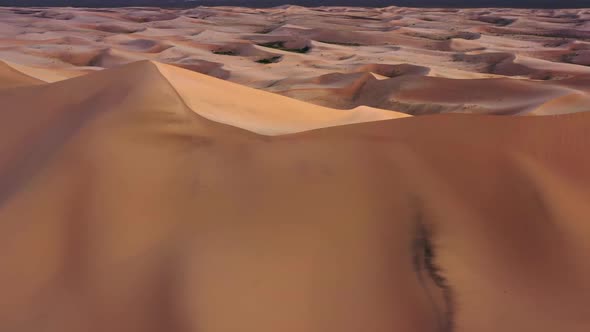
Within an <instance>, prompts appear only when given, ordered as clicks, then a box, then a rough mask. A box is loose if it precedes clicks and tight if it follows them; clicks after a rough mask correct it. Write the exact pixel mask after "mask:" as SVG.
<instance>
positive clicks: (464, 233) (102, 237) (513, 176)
mask: <svg viewBox="0 0 590 332" xmlns="http://www.w3.org/2000/svg"><path fill="white" fill-rule="evenodd" d="M0 74H1V75H0V77H1V78H2V80H3V81H4V80H5V81H7V82H9V81H10V82H17V83H19V82H21V81H22V80H24V79H23V77H28V76H23V75H24V74H19V72H18V71H16V70H15V69H14V68H13V67H10V66H7V65H3V67H2V71H0ZM361 74H363V73H361ZM5 77H6V79H4V78H5ZM402 77H404V76H402ZM413 77H414V78H416V79H418V78H424V77H425V76H420V75H417V76H416V75H414V76H413ZM30 79H31V80H34V79H33V78H30ZM392 79H396V78H395V77H394V78H387V79H386V80H377V79H375V80H374V81H372V82H376V83H378V82H383V81H385V82H387V81H389V80H392ZM432 79H434V78H432ZM440 79H444V78H440ZM19 80H20V81H19ZM502 80H507V81H510V82H512V81H511V80H510V79H502ZM326 81H327V82H330V80H326ZM466 81H469V80H466ZM27 82H28V81H27ZM27 82H25V83H26V84H25V83H23V84H20V83H19V84H15V83H11V84H13V87H11V88H3V89H0V105H1V107H2V111H1V112H0V131H1V132H2V139H1V140H0V151H1V152H2V153H1V154H0V220H2V223H0V249H1V250H2V252H4V253H5V254H4V255H0V266H3V267H8V268H4V269H2V271H1V272H0V292H1V293H2V296H1V297H0V330H2V331H13V332H26V331H62V332H77V331H88V332H94V331H97V332H98V331H113V332H119V331H121V332H123V331H125V332H135V331H137V332H140V331H141V332H150V331H154V332H156V331H157V332H161V331H206V332H225V331H257V332H275V331H286V332H291V331H292V332H301V331H305V332H323V331H343V332H361V331H374V332H380V331H383V332H386V331H415V332H433V331H437V332H438V331H450V330H449V329H450V328H451V327H452V330H453V331H458V332H463V331H465V332H468V331H479V332H496V331H507V332H521V331H536V332H553V331H561V330H565V331H571V332H586V331H588V329H589V328H590V320H589V319H588V317H590V315H589V314H590V312H588V310H589V309H588V306H587V305H586V304H587V303H588V299H589V298H590V287H589V286H588V282H587V281H588V279H589V278H590V264H588V262H590V260H589V259H588V258H589V257H588V253H589V252H590V246H589V243H590V242H589V241H588V238H589V237H590V225H589V224H588V223H586V222H585V220H586V219H587V218H586V217H587V216H588V214H589V213H590V211H588V204H586V202H587V200H588V198H589V197H590V190H589V188H590V174H589V173H588V170H589V169H590V156H589V155H588V154H587V153H585V148H586V142H587V136H588V130H587V127H588V125H589V124H590V114H589V113H578V114H568V115H560V116H541V117H499V116H481V115H460V114H448V115H434V116H424V117H405V118H403V119H395V120H386V121H376V122H367V123H357V124H353V123H355V122H364V121H370V120H378V119H386V118H392V117H396V116H397V115H398V114H396V113H394V112H390V111H385V110H381V109H373V108H370V107H366V106H362V107H359V108H357V109H356V110H354V111H347V110H336V109H330V108H326V107H320V106H314V105H311V104H307V103H305V102H301V101H297V100H291V99H289V98H287V97H283V96H279V95H276V94H272V93H268V92H264V91H260V90H255V89H252V88H248V87H244V86H241V85H237V84H234V83H231V82H226V81H223V80H220V79H216V78H212V77H209V76H206V75H203V74H199V73H194V72H192V71H189V70H186V69H182V68H179V67H175V66H171V65H165V64H161V63H157V62H151V61H140V62H135V63H131V64H127V65H123V66H118V67H116V68H111V69H105V70H100V71H96V72H92V73H89V74H86V75H81V76H78V77H73V78H69V79H64V80H61V81H57V82H53V83H43V82H38V81H35V82H34V84H28V83H27ZM515 82H520V81H515ZM332 83H333V82H331V84H332ZM447 83H448V82H447ZM500 83H501V82H500ZM420 84H425V83H420ZM519 84H520V83H519ZM522 84H524V85H526V87H525V88H522V89H524V90H523V91H521V92H520V93H525V94H526V93H527V91H528V90H527V88H528V84H529V83H526V82H524V83H522ZM17 85H20V86H17ZM439 86H445V84H442V85H439ZM548 89H553V87H552V86H550V87H548ZM563 89H565V90H567V89H568V88H563ZM550 91H553V90H550ZM442 96H445V94H444V93H441V94H440V95H439V97H442ZM583 96H584V94H583V93H581V92H580V93H578V95H576V97H575V98H574V97H571V96H570V95H564V96H557V97H556V98H555V99H554V100H555V102H558V103H560V104H561V105H558V106H556V107H557V108H563V107H565V106H564V105H568V104H572V103H577V102H578V101H577V100H578V99H577V98H584V97H583ZM423 97H424V96H423ZM423 97H421V98H423ZM483 97H486V98H488V97H487V96H483ZM448 98H450V97H448ZM569 98H573V99H574V100H573V101H571V100H569ZM486 100H487V99H486ZM342 124H346V125H343V126H340V125H342ZM325 126H334V127H330V128H319V127H325ZM311 129H315V130H311ZM278 134H284V135H278ZM269 135H270V136H269ZM273 135H278V136H273ZM428 257H430V258H428ZM432 259H434V260H435V261H434V263H433V262H432V261H431V260H432ZM430 264H436V266H437V271H436V272H433V270H432V269H431V267H429V266H430Z"/></svg>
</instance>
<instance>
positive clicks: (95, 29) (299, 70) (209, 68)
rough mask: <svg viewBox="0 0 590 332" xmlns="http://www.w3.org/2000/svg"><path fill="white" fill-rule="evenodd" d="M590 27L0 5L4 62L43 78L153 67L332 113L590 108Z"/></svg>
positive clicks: (576, 20) (460, 16)
mask: <svg viewBox="0 0 590 332" xmlns="http://www.w3.org/2000/svg"><path fill="white" fill-rule="evenodd" d="M589 19H590V11H589V10H588V9H584V8H582V9H562V10H550V9H544V10H533V9H519V10H504V9H490V8H479V9H478V8H472V9H450V8H446V9H445V8H442V9H436V8H430V9H415V8H403V7H384V8H353V7H317V8H306V7H301V6H282V7H277V8H270V9H256V8H239V7H198V8H191V9H158V8H119V9H75V8H59V9H58V8H26V9H25V8H2V9H0V61H2V60H3V61H6V63H8V64H10V66H11V67H12V68H13V69H14V68H17V67H18V68H21V69H22V72H23V73H25V75H28V76H31V75H29V74H30V73H31V72H36V73H38V74H39V75H40V74H41V72H43V73H44V74H43V75H44V77H45V78H41V80H42V81H45V82H54V81H57V80H63V79H67V78H70V77H73V76H77V75H81V74H86V73H90V72H94V71H97V70H102V69H105V68H116V67H119V66H123V65H127V64H130V63H133V62H136V61H142V60H147V61H154V62H157V63H160V64H168V65H174V66H176V67H181V68H184V69H187V70H190V71H193V72H197V73H201V74H205V75H208V76H212V77H216V78H220V79H223V80H227V81H231V82H234V83H238V84H241V85H245V86H249V87H253V88H257V89H261V90H266V91H268V92H273V93H275V94H280V95H284V96H287V97H290V98H294V99H299V100H301V101H305V102H309V103H313V104H316V105H318V106H322V107H325V108H330V109H343V110H352V109H356V108H358V107H372V108H380V109H384V110H389V111H394V112H402V113H406V114H410V115H426V114H437V113H470V114H474V113H475V114H497V115H535V114H562V113H570V112H580V111H585V110H588V104H587V102H588V100H589V99H590V97H589V95H588V94H589V93H590V91H589V89H588V84H587V82H588V81H589V80H590V67H589V66H588V65H590V63H589V62H588V59H589V54H590V40H587V38H586V37H588V36H587V34H588V33H590V27H589V26H588V24H587V22H588V20H589ZM19 66H20V67H19ZM160 66H161V65H160ZM27 68H28V69H27ZM6 75H7V77H8V76H10V75H15V73H14V72H12V73H9V72H8V71H7V72H6ZM16 75H17V76H18V74H16ZM35 77H37V76H35V75H33V78H35ZM8 81H11V82H12V83H5V84H10V85H20V84H25V83H26V82H28V81H30V78H26V77H23V78H22V79H21V82H20V83H18V82H17V80H16V79H9V80H8ZM291 103H292V102H291V101H289V104H291ZM329 112H331V111H329ZM353 113H354V112H350V114H353ZM330 121H332V120H330ZM330 121H328V122H330ZM339 121H340V120H338V121H336V122H338V123H339Z"/></svg>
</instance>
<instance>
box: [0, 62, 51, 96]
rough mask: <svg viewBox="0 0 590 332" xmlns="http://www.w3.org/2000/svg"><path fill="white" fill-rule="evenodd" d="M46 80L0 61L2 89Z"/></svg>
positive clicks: (0, 85)
mask: <svg viewBox="0 0 590 332" xmlns="http://www.w3.org/2000/svg"><path fill="white" fill-rule="evenodd" d="M43 83H45V82H44V81H42V80H40V79H37V78H35V77H33V76H29V75H27V74H25V73H23V72H21V71H19V70H16V69H15V68H13V67H12V66H10V65H8V64H6V63H4V62H2V61H0V89H5V88H14V87H21V86H29V85H38V84H43Z"/></svg>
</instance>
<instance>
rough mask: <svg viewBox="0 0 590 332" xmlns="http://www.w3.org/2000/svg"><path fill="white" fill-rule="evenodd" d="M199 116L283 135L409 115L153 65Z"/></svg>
mask: <svg viewBox="0 0 590 332" xmlns="http://www.w3.org/2000/svg"><path fill="white" fill-rule="evenodd" d="M153 64H154V65H155V66H157V68H158V69H159V70H160V72H161V73H162V75H164V77H166V79H168V81H169V82H170V84H171V85H172V86H173V87H174V88H175V89H176V91H178V93H179V95H180V96H181V97H182V99H183V100H184V101H185V103H186V104H187V106H188V107H189V108H191V109H192V110H193V111H195V112H196V113H197V114H199V115H201V116H203V117H205V118H207V119H210V120H213V121H216V122H220V123H225V124H229V125H232V126H235V127H239V128H243V129H246V130H249V131H253V132H256V133H259V134H265V135H281V134H288V133H294V132H299V131H305V130H311V129H317V128H322V127H332V126H338V125H345V124H352V123H360V122H369V121H379V120H388V119H395V118H401V117H406V116H408V115H406V114H403V113H398V112H393V111H386V110H381V109H377V108H371V107H359V108H355V109H352V110H336V109H331V108H327V107H321V106H317V105H313V104H308V103H305V102H302V101H298V100H295V99H290V98H287V97H283V96H279V95H275V94H273V93H269V92H265V91H260V90H255V89H252V88H248V87H244V86H241V85H238V84H234V83H231V82H226V81H223V80H219V79H216V78H213V77H209V76H206V75H203V74H199V73H195V72H192V71H189V70H185V69H182V68H178V67H175V66H170V65H165V64H161V63H156V62H154V63H153Z"/></svg>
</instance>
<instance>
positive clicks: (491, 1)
mask: <svg viewBox="0 0 590 332" xmlns="http://www.w3.org/2000/svg"><path fill="white" fill-rule="evenodd" d="M284 4H293V5H302V6H366V7H386V6H392V5H395V6H407V7H525V8H571V7H576V8H584V7H590V0H0V6H46V7H52V6H79V7H120V6H161V7H177V6H180V7H195V6H199V5H204V6H215V5H225V6H248V7H273V6H279V5H284Z"/></svg>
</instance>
